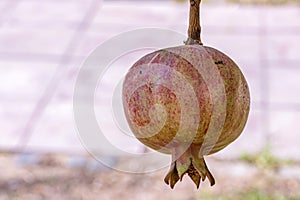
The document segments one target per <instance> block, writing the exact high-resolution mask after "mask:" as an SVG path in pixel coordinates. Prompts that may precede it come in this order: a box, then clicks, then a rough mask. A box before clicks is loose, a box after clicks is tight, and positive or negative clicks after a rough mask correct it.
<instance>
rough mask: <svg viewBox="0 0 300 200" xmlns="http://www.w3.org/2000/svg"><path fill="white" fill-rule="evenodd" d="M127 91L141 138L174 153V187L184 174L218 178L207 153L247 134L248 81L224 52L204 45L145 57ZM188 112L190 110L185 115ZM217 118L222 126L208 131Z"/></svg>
mask: <svg viewBox="0 0 300 200" xmlns="http://www.w3.org/2000/svg"><path fill="white" fill-rule="evenodd" d="M210 68H215V69H216V71H217V73H216V72H214V73H211V72H209V70H210ZM174 77H175V78H174ZM176 77H177V78H176ZM178 91H179V92H178ZM213 93H214V94H215V95H213ZM122 95H123V97H122V98H123V106H124V112H125V115H126V119H127V121H128V123H129V126H130V128H131V130H132V132H133V134H134V135H135V136H136V137H137V139H138V140H139V141H140V142H142V143H143V144H145V145H146V146H148V147H150V148H152V149H154V150H157V151H159V152H162V153H168V154H172V160H173V161H172V164H171V169H170V171H169V173H168V174H167V176H166V178H165V182H166V183H167V184H170V186H171V188H173V187H174V185H175V184H176V182H177V181H178V180H181V179H182V177H183V175H184V174H188V175H189V176H190V177H191V179H192V180H193V181H194V183H195V184H196V186H197V187H199V185H200V181H201V179H202V181H203V180H204V179H205V178H206V177H208V179H209V181H210V183H211V185H213V184H214V183H215V181H214V178H213V176H212V175H211V173H210V172H209V170H208V168H207V166H206V163H205V161H204V158H203V156H205V155H209V154H213V153H215V152H218V151H220V150H221V149H223V148H225V147H226V146H227V145H229V144H230V143H232V142H233V141H234V140H235V139H236V138H237V137H238V136H239V135H240V134H241V132H242V130H243V129H244V126H245V124H246V121H247V118H248V113H249V108H250V94H249V89H248V85H247V82H246V80H245V77H244V76H243V74H242V72H241V71H240V69H239V67H238V66H237V65H236V64H235V63H234V62H233V61H232V60H231V59H230V58H229V57H228V56H226V55H225V54H224V53H222V52H220V51H218V50H216V49H214V48H211V47H206V46H202V45H184V46H178V47H172V48H167V49H162V50H158V51H156V52H153V53H150V54H148V55H146V56H144V57H142V58H141V59H139V60H138V61H137V62H136V63H135V64H134V65H133V66H132V67H131V68H130V70H129V72H128V73H127V75H126V77H125V80H124V83H123V94H122ZM195 100H196V102H195ZM216 102H217V104H223V107H222V106H221V107H220V106H219V105H216ZM218 106H219V107H218ZM218 109H219V110H218ZM213 111H214V112H213ZM184 113H187V114H188V115H190V116H189V117H186V119H183V117H182V115H184ZM197 115H198V116H197ZM213 120H214V122H213ZM186 123H189V125H188V126H185V127H184V128H182V126H183V125H184V124H186ZM214 124H218V125H221V126H222V127H221V129H219V130H218V129H215V130H218V131H215V133H214V132H213V134H211V133H210V135H208V132H209V131H208V130H209V129H210V128H211V126H215V125H214ZM212 130H214V129H212ZM179 132H180V134H178V133H179Z"/></svg>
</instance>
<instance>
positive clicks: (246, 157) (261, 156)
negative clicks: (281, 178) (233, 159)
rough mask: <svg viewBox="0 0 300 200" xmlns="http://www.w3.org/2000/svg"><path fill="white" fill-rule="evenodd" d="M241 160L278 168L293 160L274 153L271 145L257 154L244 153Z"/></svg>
mask: <svg viewBox="0 0 300 200" xmlns="http://www.w3.org/2000/svg"><path fill="white" fill-rule="evenodd" d="M240 160H242V161H245V162H248V163H250V164H254V165H256V166H258V167H260V168H263V169H277V168H279V167H281V166H283V165H290V164H292V161H290V160H283V159H280V158H277V157H275V156H274V155H272V152H271V147H270V146H269V145H267V146H265V148H263V149H262V150H261V151H260V152H258V153H257V154H248V153H244V154H242V155H241V156H240Z"/></svg>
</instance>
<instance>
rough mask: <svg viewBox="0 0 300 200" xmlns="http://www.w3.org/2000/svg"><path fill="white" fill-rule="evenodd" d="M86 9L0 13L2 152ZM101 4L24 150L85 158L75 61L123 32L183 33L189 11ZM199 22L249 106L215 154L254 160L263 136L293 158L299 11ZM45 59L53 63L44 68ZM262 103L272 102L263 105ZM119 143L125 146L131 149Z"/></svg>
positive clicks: (69, 4)
mask: <svg viewBox="0 0 300 200" xmlns="http://www.w3.org/2000/svg"><path fill="white" fill-rule="evenodd" d="M90 2H92V1H88V2H87V1H84V0H76V1H60V2H57V1H43V2H40V1H24V0H21V1H18V2H17V1H16V2H14V3H15V4H13V3H12V7H11V10H9V12H8V11H7V13H4V14H3V15H1V14H0V24H1V29H0V43H1V46H0V57H1V58H5V59H2V60H1V61H0V70H1V73H0V80H1V83H0V102H1V105H0V110H1V113H0V123H1V127H3V133H4V134H3V135H5V136H3V137H1V140H0V148H8V147H12V146H13V145H15V144H16V143H17V140H18V139H19V138H20V134H22V133H23V132H24V130H23V129H24V127H25V126H26V123H28V119H29V117H30V116H31V114H32V111H33V109H34V108H35V106H36V104H37V103H38V101H39V99H40V97H41V95H42V94H43V92H44V91H45V89H46V87H47V86H49V85H48V84H49V83H50V80H51V78H52V77H53V75H54V72H55V69H56V67H57V66H58V64H59V61H60V59H59V58H61V57H62V56H63V54H64V53H66V48H67V47H68V45H69V42H70V40H71V38H72V36H73V35H74V33H75V30H77V28H78V25H79V24H80V22H81V21H82V20H83V17H84V16H85V15H86V14H87V13H86V12H87V9H88V8H89V5H90ZM6 5H7V2H4V1H1V2H0V9H1V7H3V6H6ZM102 5H103V7H102V8H101V9H100V10H99V12H98V13H97V14H96V16H95V18H94V20H93V21H91V24H90V25H89V26H88V30H87V32H82V35H81V37H80V38H79V39H78V40H77V41H75V43H76V45H77V47H76V45H75V46H74V49H72V51H71V52H70V55H69V56H73V55H75V56H79V57H78V58H77V59H75V58H74V60H73V59H72V57H70V62H69V64H66V65H61V67H62V73H63V74H61V77H60V78H61V79H60V80H59V81H60V82H59V84H58V85H57V87H56V88H55V91H54V94H53V95H49V97H48V98H51V99H49V104H48V105H47V106H46V108H45V110H41V111H40V112H41V113H40V114H39V117H38V118H37V119H35V120H36V121H35V122H34V127H32V130H31V131H32V132H30V133H31V134H32V137H30V140H29V143H28V148H32V149H36V150H43V151H47V150H48V151H85V150H84V148H83V147H82V145H81V143H80V141H79V139H78V137H77V133H76V131H75V125H74V121H73V110H72V95H73V94H72V92H73V89H74V84H75V80H76V76H77V73H78V70H79V68H80V64H81V61H83V60H84V57H85V56H87V55H88V54H89V53H90V51H91V50H93V49H94V48H95V47H96V46H97V45H98V44H100V43H102V42H103V41H105V40H106V39H109V38H110V37H112V36H114V35H116V34H119V33H121V32H123V31H128V30H132V29H136V28H143V27H157V28H169V29H171V30H175V31H178V32H180V33H183V34H186V32H187V22H188V4H186V3H185V4H178V3H175V2H169V1H164V2H160V3H158V2H157V1H155V2H154V1H153V2H151V1H150V2H149V1H145V2H142V1H138V2H137V1H122V3H121V2H120V1H104V2H103V4H102V3H101V1H99V5H98V6H99V7H101V6H102ZM201 15H202V24H203V32H202V39H203V41H204V43H205V44H206V45H208V46H213V47H215V48H217V49H219V50H221V51H223V52H224V53H226V54H227V55H228V56H230V57H231V58H232V59H233V60H235V61H236V63H237V64H238V65H239V66H240V67H241V69H242V71H243V72H244V74H245V76H246V78H247V80H248V83H249V86H250V91H251V97H252V101H253V102H252V108H251V109H252V110H251V113H250V116H249V122H248V123H247V126H246V128H245V131H244V132H243V134H242V135H241V137H240V138H238V140H237V141H235V142H234V143H233V144H231V145H230V146H228V147H227V148H226V149H224V150H223V151H222V152H220V153H218V154H216V156H220V157H229V158H232V157H237V156H239V155H240V154H241V153H244V152H250V153H251V152H256V151H258V150H260V149H261V148H262V147H263V146H264V145H265V142H266V140H265V139H266V135H267V134H269V135H270V136H271V141H272V145H273V146H274V152H275V153H276V155H279V156H281V157H286V156H291V157H293V158H298V155H299V148H298V143H297V141H298V140H297V139H298V138H299V137H298V134H297V130H298V129H299V127H298V125H297V120H298V118H299V116H298V115H299V113H298V112H289V111H291V110H292V107H291V104H293V105H294V104H295V105H297V104H299V102H300V96H299V95H298V92H295V91H299V89H300V88H299V87H298V86H299V85H300V83H299V81H298V77H297V74H299V73H298V69H297V68H299V65H298V61H299V56H298V54H299V53H298V52H299V46H300V44H299V41H300V38H299V37H298V34H297V33H298V29H299V19H300V16H299V8H298V7H295V6H284V7H268V6H264V7H257V6H241V5H225V4H220V5H214V4H203V6H202V12H201ZM137 42H138V41H137ZM178 44H182V41H178ZM75 47H76V49H75ZM42 55H43V56H44V57H43V56H42ZM47 56H49V57H50V58H52V57H51V56H54V57H55V59H45V60H43V58H46V57H47ZM263 63H267V64H268V66H267V67H268V69H267V70H269V71H268V72H269V74H268V77H269V82H268V83H269V84H270V88H269V89H270V90H269V91H266V94H269V95H270V99H262V98H264V97H263V96H262V94H264V93H263V92H264V91H262V90H263V89H264V88H266V87H265V85H264V84H265V83H264V80H263V79H264V78H265V77H262V76H261V73H262V69H266V68H267V67H266V68H264V66H262V64H263ZM123 64H126V62H124V63H123ZM128 65H129V63H128ZM266 80H267V79H266ZM51 84H56V83H51ZM50 86H51V85H50ZM107 97H108V95H107ZM263 101H264V102H265V103H269V104H267V106H266V107H262V104H261V102H263ZM277 104H281V105H283V107H281V108H280V109H277V110H272V112H271V114H270V119H269V121H270V123H271V124H270V130H268V129H266V125H265V124H263V123H264V120H265V119H264V117H265V116H266V109H267V108H268V107H271V108H275V107H276V105H277ZM98 108H99V107H98ZM100 109H101V108H100ZM105 126H106V127H110V126H111V124H109V123H107V124H105ZM114 137H115V136H114ZM2 138H3V139H2ZM112 140H116V141H117V139H114V138H113V139H112ZM116 143H118V141H117V142H116ZM118 144H120V145H121V146H122V145H124V146H123V147H124V148H129V147H127V146H130V145H132V144H131V143H130V144H129V143H128V144H127V146H126V142H123V143H122V142H121V143H118ZM288 144H289V145H288ZM137 146H138V145H137ZM139 147H140V146H139ZM129 149H130V148H129ZM282 149H283V150H282Z"/></svg>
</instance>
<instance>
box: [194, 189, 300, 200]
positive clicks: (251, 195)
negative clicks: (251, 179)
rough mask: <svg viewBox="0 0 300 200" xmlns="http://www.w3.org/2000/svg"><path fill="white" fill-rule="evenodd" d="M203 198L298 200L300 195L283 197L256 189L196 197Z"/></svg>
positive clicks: (223, 199) (212, 199)
mask: <svg viewBox="0 0 300 200" xmlns="http://www.w3.org/2000/svg"><path fill="white" fill-rule="evenodd" d="M198 199H199V200H200V199H205V200H300V197H285V196H283V195H279V194H273V193H272V194H271V193H267V192H264V191H260V190H258V189H251V190H248V191H243V192H237V193H233V194H221V195H215V194H208V193H207V194H204V195H202V197H199V198H198Z"/></svg>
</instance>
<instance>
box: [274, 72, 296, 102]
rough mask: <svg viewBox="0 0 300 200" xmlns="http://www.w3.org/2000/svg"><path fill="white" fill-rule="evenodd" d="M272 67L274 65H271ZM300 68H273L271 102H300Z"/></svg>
mask: <svg viewBox="0 0 300 200" xmlns="http://www.w3.org/2000/svg"><path fill="white" fill-rule="evenodd" d="M270 67H272V66H270ZM299 73H300V68H292V69H291V68H288V69H286V68H284V67H282V68H271V69H270V70H269V77H270V99H269V101H270V102H271V103H281V104H286V105H288V104H298V103H299V102H300V93H299V92H298V91H300V79H299Z"/></svg>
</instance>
